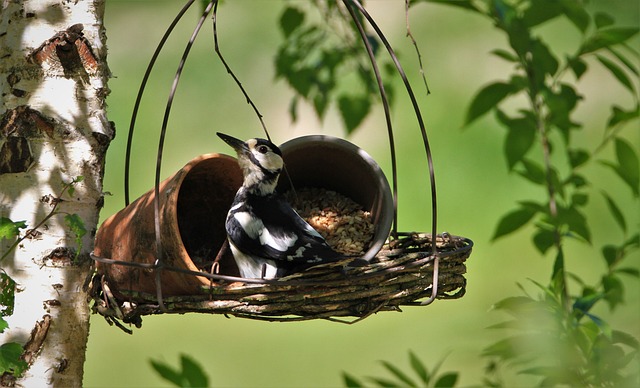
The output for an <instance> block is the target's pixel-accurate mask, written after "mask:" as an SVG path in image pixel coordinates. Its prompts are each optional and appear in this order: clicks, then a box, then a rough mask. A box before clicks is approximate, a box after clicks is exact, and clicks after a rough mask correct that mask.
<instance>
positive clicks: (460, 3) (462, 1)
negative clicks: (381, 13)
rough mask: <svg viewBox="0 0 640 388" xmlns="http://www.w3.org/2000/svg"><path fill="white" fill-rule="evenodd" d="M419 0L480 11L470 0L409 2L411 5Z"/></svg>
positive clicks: (414, 0)
mask: <svg viewBox="0 0 640 388" xmlns="http://www.w3.org/2000/svg"><path fill="white" fill-rule="evenodd" d="M420 2H425V3H436V4H444V5H450V6H454V7H460V8H464V9H466V10H468V11H474V12H481V11H480V10H479V9H478V8H477V7H476V6H475V5H474V4H473V1H472V0H456V1H451V0H412V1H411V4H412V5H413V4H416V3H420Z"/></svg>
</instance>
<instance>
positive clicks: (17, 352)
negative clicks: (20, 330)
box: [0, 342, 27, 376]
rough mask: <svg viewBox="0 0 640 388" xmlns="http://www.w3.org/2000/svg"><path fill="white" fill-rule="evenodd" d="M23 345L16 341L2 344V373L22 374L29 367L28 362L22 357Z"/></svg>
mask: <svg viewBox="0 0 640 388" xmlns="http://www.w3.org/2000/svg"><path fill="white" fill-rule="evenodd" d="M21 355H22V346H20V344H18V343H15V342H9V343H6V344H2V345H0V375H2V374H4V373H11V374H13V375H14V376H20V375H22V373H23V372H24V371H25V370H26V369H27V363H26V362H25V361H24V360H21V359H20V356H21Z"/></svg>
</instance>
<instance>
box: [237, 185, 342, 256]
mask: <svg viewBox="0 0 640 388" xmlns="http://www.w3.org/2000/svg"><path fill="white" fill-rule="evenodd" d="M229 220H230V222H229V224H230V225H229V226H230V227H235V228H239V229H240V233H235V235H236V236H239V238H240V239H241V240H242V241H236V245H238V246H242V247H243V250H244V251H245V253H248V254H251V255H255V256H258V257H262V258H265V259H272V260H278V261H284V262H289V263H291V264H315V263H322V262H327V261H335V260H338V259H340V258H341V257H342V255H340V254H339V253H338V252H336V251H334V250H333V249H331V247H329V245H328V244H327V243H326V241H325V240H324V238H323V237H322V236H321V235H320V234H319V233H318V232H317V231H316V230H315V229H313V228H312V227H311V225H309V224H308V223H307V222H306V221H304V220H303V219H302V218H301V217H300V216H299V215H298V213H296V212H295V210H293V208H291V206H290V205H289V204H288V203H287V202H286V201H284V200H283V199H282V198H281V197H279V196H277V195H272V196H267V197H258V196H256V197H254V198H250V199H249V200H247V201H246V202H245V203H244V205H243V206H241V207H238V208H237V209H233V210H232V212H231V214H230V218H229Z"/></svg>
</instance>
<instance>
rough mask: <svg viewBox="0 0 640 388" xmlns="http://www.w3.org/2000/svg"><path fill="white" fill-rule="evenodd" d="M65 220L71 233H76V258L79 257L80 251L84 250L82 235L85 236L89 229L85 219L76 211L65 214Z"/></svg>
mask: <svg viewBox="0 0 640 388" xmlns="http://www.w3.org/2000/svg"><path fill="white" fill-rule="evenodd" d="M64 222H65V224H66V225H67V228H68V229H69V231H71V233H73V235H74V239H75V242H76V247H77V251H76V252H77V253H76V259H77V258H78V255H79V254H80V251H82V237H84V235H85V234H87V229H86V228H85V226H84V221H83V220H82V218H81V217H80V216H79V215H78V214H76V213H73V214H65V216H64Z"/></svg>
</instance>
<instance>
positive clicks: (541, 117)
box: [426, 0, 640, 386]
mask: <svg viewBox="0 0 640 388" xmlns="http://www.w3.org/2000/svg"><path fill="white" fill-rule="evenodd" d="M426 1H430V2H433V3H443V4H447V5H454V6H458V7H463V8H465V9H466V10H470V11H473V12H475V13H478V14H481V15H483V16H484V17H487V18H489V19H491V20H492V21H493V23H494V24H495V26H496V27H497V28H498V29H500V30H502V32H503V33H504V34H505V35H506V37H507V38H508V42H509V48H508V49H503V48H500V49H496V50H494V51H493V52H492V54H494V55H496V56H498V57H499V58H501V59H503V60H505V61H507V62H509V63H512V64H513V65H514V70H513V73H512V75H511V76H510V78H509V79H508V80H504V81H494V82H491V83H490V84H488V85H487V86H485V87H483V88H482V89H481V90H480V91H479V92H478V93H477V94H476V95H475V97H474V98H473V100H472V101H471V104H470V106H469V108H468V111H467V116H466V120H465V123H466V124H467V125H469V124H471V123H473V122H474V121H476V120H479V119H481V118H482V117H483V116H484V115H486V114H488V113H490V112H494V113H495V116H496V118H497V121H498V122H499V123H500V124H501V125H502V126H504V127H505V128H506V129H507V136H506V137H505V145H504V155H505V159H506V162H507V167H508V169H509V170H510V171H514V172H516V173H517V174H518V175H520V176H521V177H522V178H524V179H525V180H527V181H528V182H530V183H532V184H534V185H537V186H540V187H542V188H544V189H545V192H546V193H547V196H546V198H545V199H544V200H540V199H536V200H526V201H520V202H519V204H518V206H517V208H516V209H514V210H512V211H510V212H508V213H507V214H506V215H504V216H503V217H502V218H501V219H500V221H499V222H498V225H497V227H496V231H495V232H494V236H493V239H494V240H495V239H498V238H502V237H505V236H508V235H510V234H512V233H514V232H516V231H518V230H520V229H522V228H523V227H525V226H528V225H532V226H533V228H534V229H533V230H534V232H533V244H534V247H535V248H536V249H537V250H538V251H539V252H540V253H541V254H546V253H548V252H550V251H555V261H554V264H553V271H552V277H551V281H550V283H549V285H548V286H543V285H542V284H540V283H537V282H534V284H535V285H536V287H537V289H538V290H539V292H540V295H539V296H535V297H534V296H529V295H526V296H518V297H509V298H506V299H504V300H502V301H500V302H498V303H496V304H495V306H494V308H495V309H496V310H498V311H503V312H505V313H507V314H508V315H510V316H511V317H512V319H511V320H509V321H505V322H502V323H500V324H498V325H495V326H494V328H495V329H502V330H504V329H508V330H512V331H514V334H513V335H512V336H510V337H507V338H505V339H503V340H500V341H498V342H496V343H494V344H493V345H491V346H489V347H487V348H486V349H485V352H484V355H485V356H486V357H488V358H490V359H491V360H492V361H491V362H490V366H489V368H488V371H490V372H492V373H493V372H495V371H496V369H497V368H498V366H499V365H504V364H508V365H511V366H514V367H516V368H517V369H518V370H519V373H521V374H528V375H534V376H538V377H539V378H540V384H541V385H545V386H546V385H557V384H567V385H580V386H584V385H589V386H590V385H595V386H603V385H611V386H623V385H630V384H631V383H632V382H635V383H636V384H637V380H638V374H637V371H635V372H633V373H630V372H628V371H629V369H628V367H629V365H630V364H631V363H632V361H633V360H636V361H637V360H638V349H639V348H638V341H637V340H636V339H634V338H633V337H631V336H630V335H628V334H625V333H621V332H619V331H616V330H614V329H612V328H611V327H609V325H608V323H607V322H606V321H605V320H604V319H602V318H601V317H599V316H596V315H594V314H593V308H594V307H595V306H596V305H597V304H599V303H606V304H607V305H608V306H609V308H610V309H611V310H613V309H615V308H616V307H617V306H618V305H619V304H621V303H623V301H624V289H623V286H622V284H623V283H622V279H621V277H622V276H631V277H634V278H638V276H639V274H638V270H637V269H635V268H632V267H628V266H623V265H624V264H625V259H626V258H628V256H629V253H631V252H632V251H635V250H637V249H638V248H640V245H638V240H639V234H638V233H635V234H632V235H629V232H630V230H629V227H628V224H629V223H628V221H627V219H626V217H627V216H628V215H626V214H625V212H623V211H622V210H621V209H620V207H619V206H618V205H617V203H616V199H615V196H614V194H613V193H610V192H608V191H607V190H606V188H602V189H600V192H601V194H602V196H603V197H604V200H605V202H606V204H607V208H608V209H609V212H610V216H611V218H612V219H613V221H614V222H615V224H617V225H618V227H619V228H620V232H621V233H620V234H621V235H622V236H623V238H622V243H620V244H617V245H616V244H607V245H605V246H603V247H602V249H601V256H602V258H603V259H604V262H605V263H606V271H605V273H604V274H603V275H602V277H601V279H600V282H599V283H598V284H595V285H587V284H585V282H584V281H583V280H582V279H581V278H580V277H579V276H578V275H576V274H574V273H570V272H569V271H568V269H567V268H565V253H564V251H563V241H564V240H565V239H577V240H580V241H584V242H587V243H591V242H592V232H591V228H590V226H589V221H588V220H587V217H586V216H585V212H584V208H585V206H586V205H587V204H588V203H589V201H590V200H591V198H592V196H593V193H594V191H597V190H598V188H597V187H596V186H595V185H594V183H593V182H590V181H589V179H588V177H587V176H586V175H585V174H584V173H583V172H582V171H583V170H584V167H585V166H587V165H589V164H592V163H593V162H594V161H595V155H596V154H597V153H598V152H599V151H600V150H601V149H603V148H605V147H609V146H613V148H614V152H615V158H614V160H606V159H605V160H599V161H597V162H598V163H600V164H601V165H603V166H606V167H607V168H609V169H610V170H611V171H612V172H614V174H615V175H616V176H617V177H618V178H619V179H620V180H621V181H622V182H623V183H624V184H625V185H626V186H627V187H628V188H629V189H630V190H631V193H632V194H633V196H634V197H635V198H638V197H639V196H640V195H639V190H640V172H639V170H640V162H639V161H638V155H637V148H634V147H633V146H631V145H630V144H629V142H628V141H627V140H625V139H624V138H623V137H621V136H619V132H620V130H621V129H622V128H623V127H624V126H625V125H626V124H629V123H630V122H632V121H633V120H636V119H637V118H638V110H639V108H638V106H639V104H638V96H637V90H638V86H637V83H638V79H637V76H638V74H639V72H638V69H637V67H636V65H635V63H636V62H637V59H638V56H639V55H638V53H637V52H635V51H634V50H632V49H631V48H630V47H629V46H627V45H625V43H626V42H627V41H628V40H629V39H631V38H632V37H634V36H635V35H636V34H637V33H638V28H637V27H619V26H616V25H615V20H614V19H613V18H612V17H611V16H609V15H607V14H604V13H596V14H595V15H591V14H590V13H589V12H587V10H586V8H585V6H584V4H583V3H582V2H579V1H575V0H558V1H533V0H528V1H507V0H491V1H459V2H448V1H440V0H426ZM556 18H566V19H567V20H569V21H570V22H571V24H572V25H573V26H574V27H575V28H576V29H577V30H578V31H579V33H580V35H581V37H582V40H581V42H580V44H579V46H578V48H577V50H576V51H575V53H565V55H564V56H562V55H558V54H557V53H556V52H555V51H554V49H553V47H551V46H550V45H549V44H548V43H547V42H545V41H543V39H542V38H541V37H540V36H539V35H537V34H535V33H534V30H535V28H536V27H537V26H539V25H541V24H543V23H545V22H548V21H550V20H552V19H556ZM589 57H593V58H594V59H595V62H594V63H595V64H599V65H601V66H602V67H603V69H605V70H606V71H607V72H608V73H609V74H610V75H611V81H614V82H616V81H617V82H618V83H619V84H620V85H621V86H622V87H623V89H625V90H626V91H627V92H629V95H630V97H631V100H632V101H633V103H634V105H635V106H633V107H631V108H621V107H618V106H612V107H611V116H610V119H609V120H608V123H607V124H606V125H605V127H604V134H605V137H604V138H605V140H604V142H603V143H602V144H601V145H600V146H599V147H598V149H596V150H593V151H589V150H585V149H582V148H577V147H576V146H574V142H573V141H572V134H573V133H575V132H576V131H580V130H583V124H581V123H579V122H577V121H575V119H574V118H573V116H574V113H575V110H576V108H577V106H578V105H579V103H580V101H581V100H582V99H583V96H581V95H580V94H579V93H578V92H577V89H576V85H574V84H572V83H570V82H568V81H567V80H566V79H567V78H568V77H567V75H573V77H574V78H575V79H576V80H578V81H579V80H580V79H581V78H582V77H583V75H584V74H585V73H586V72H587V71H588V70H589V66H590V65H588V62H587V60H588V59H589ZM517 96H518V97H521V96H524V97H525V100H526V101H527V104H525V105H524V106H518V107H517V108H512V109H511V110H510V111H507V110H506V109H505V108H503V106H505V105H506V104H503V102H505V101H508V100H509V99H511V98H513V97H517ZM512 105H513V104H511V106H512ZM554 135H559V136H557V138H560V139H561V141H559V142H558V141H554V140H552V139H555V138H556V137H554ZM536 143H538V144H539V147H534V145H535V144H536ZM534 150H535V151H536V152H540V153H539V154H538V155H536V154H534V153H533V151H534ZM562 154H563V155H562ZM556 155H562V157H563V158H564V159H566V160H567V161H568V168H566V167H564V166H563V167H560V166H558V165H556V164H554V163H553V161H554V160H557V159H558V156H556ZM552 156H553V157H552ZM569 278H571V279H572V280H573V281H574V282H575V283H576V284H577V288H578V290H579V292H578V293H577V294H576V295H575V296H571V294H570V293H569V291H568V288H569V284H568V279H569ZM523 289H524V288H523ZM485 384H487V385H491V386H500V385H502V384H503V383H502V382H501V381H500V380H499V379H498V380H496V379H492V378H488V379H487V380H486V381H485ZM636 384H631V385H636Z"/></svg>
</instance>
